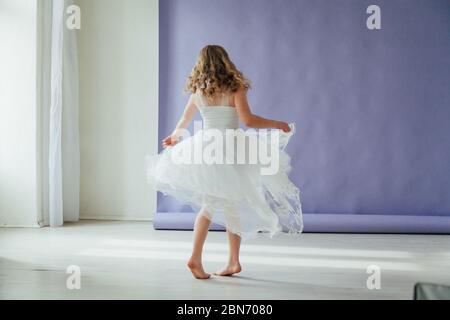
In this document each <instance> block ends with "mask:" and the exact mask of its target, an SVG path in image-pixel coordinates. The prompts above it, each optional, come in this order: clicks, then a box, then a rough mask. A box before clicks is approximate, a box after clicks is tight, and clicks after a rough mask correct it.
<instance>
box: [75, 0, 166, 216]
mask: <svg viewBox="0 0 450 320" xmlns="http://www.w3.org/2000/svg"><path fill="white" fill-rule="evenodd" d="M78 4H79V5H80V7H81V13H82V26H81V30H80V31H79V33H78V35H79V37H78V48H79V49H78V50H79V65H80V148H81V192H80V197H81V205H80V209H81V218H82V219H119V220H148V219H151V218H152V217H153V214H154V212H155V210H156V192H155V191H154V190H152V189H151V188H150V187H149V186H148V185H147V183H146V177H145V170H144V163H145V155H146V154H149V153H156V151H157V143H158V139H157V135H158V133H157V128H158V123H157V119H158V114H157V112H158V103H157V96H158V87H157V83H158V57H157V54H158V1H157V0H127V1H124V0H95V1H93V0H79V1H78Z"/></svg>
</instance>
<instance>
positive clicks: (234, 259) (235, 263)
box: [214, 231, 242, 277]
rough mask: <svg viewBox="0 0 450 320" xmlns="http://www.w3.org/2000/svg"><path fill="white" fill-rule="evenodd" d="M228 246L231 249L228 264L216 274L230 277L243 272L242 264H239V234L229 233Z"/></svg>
mask: <svg viewBox="0 0 450 320" xmlns="http://www.w3.org/2000/svg"><path fill="white" fill-rule="evenodd" d="M227 235H228V244H229V247H230V255H229V258H228V264H227V265H226V266H225V268H224V269H223V270H221V271H218V272H216V273H214V274H215V275H218V276H224V277H230V276H232V275H233V274H236V273H239V272H241V271H242V268H241V264H240V262H239V251H240V248H241V237H240V236H238V235H237V234H234V233H231V232H230V231H227Z"/></svg>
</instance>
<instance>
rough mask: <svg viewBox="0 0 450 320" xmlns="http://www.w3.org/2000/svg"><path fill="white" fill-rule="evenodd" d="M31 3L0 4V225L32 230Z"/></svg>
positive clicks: (33, 107) (1, 0)
mask: <svg viewBox="0 0 450 320" xmlns="http://www.w3.org/2000/svg"><path fill="white" fill-rule="evenodd" d="M36 17H37V0H14V1H12V0H0V41H1V42H0V226H19V227H30V226H31V227H37V226H38V225H37V221H38V213H39V209H38V208H39V203H38V187H37V185H38V184H37V135H36V133H37V129H36V114H37V105H36V101H37V97H36V52H37V48H36V43H37V41H36V37H37V33H36Z"/></svg>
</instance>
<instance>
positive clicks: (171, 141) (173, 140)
mask: <svg viewBox="0 0 450 320" xmlns="http://www.w3.org/2000/svg"><path fill="white" fill-rule="evenodd" d="M177 142H178V138H177V136H175V135H170V136H168V137H167V138H165V139H164V140H163V141H162V146H163V148H164V149H166V148H168V147H173V146H174V145H176V144H177Z"/></svg>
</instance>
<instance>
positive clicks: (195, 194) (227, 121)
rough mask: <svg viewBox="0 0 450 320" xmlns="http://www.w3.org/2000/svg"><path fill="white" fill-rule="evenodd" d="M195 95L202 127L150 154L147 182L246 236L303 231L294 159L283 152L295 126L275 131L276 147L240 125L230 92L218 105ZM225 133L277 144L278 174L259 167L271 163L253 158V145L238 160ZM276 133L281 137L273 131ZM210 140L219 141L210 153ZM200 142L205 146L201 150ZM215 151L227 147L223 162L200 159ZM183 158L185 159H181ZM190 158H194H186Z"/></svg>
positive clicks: (264, 137)
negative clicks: (291, 174)
mask: <svg viewBox="0 0 450 320" xmlns="http://www.w3.org/2000/svg"><path fill="white" fill-rule="evenodd" d="M194 98H195V100H196V105H197V107H198V109H199V111H200V114H201V116H202V119H203V128H202V129H201V130H199V131H198V132H196V133H195V134H194V135H192V136H190V137H187V138H184V139H183V140H182V141H181V142H179V143H178V144H176V145H175V146H174V147H169V148H167V149H165V150H164V151H163V152H162V153H160V154H159V155H157V156H153V157H149V158H148V159H147V175H148V179H149V182H150V183H152V184H153V185H154V186H155V187H156V189H157V190H158V191H160V192H162V193H164V194H165V195H170V196H173V197H175V198H177V199H178V200H181V201H182V202H185V203H187V204H190V205H191V206H192V207H193V209H194V210H200V209H203V212H206V216H207V217H208V218H210V219H211V220H212V221H213V222H215V223H217V224H219V225H222V226H224V227H226V228H227V230H229V231H231V232H233V233H235V234H238V235H240V236H241V237H242V239H244V240H245V239H250V238H254V237H256V235H257V234H258V233H260V232H262V233H266V234H269V235H270V236H273V235H275V234H277V233H279V232H281V231H284V232H289V233H300V232H302V229H303V221H302V209H301V202H300V192H299V189H298V188H297V187H296V186H295V185H294V184H293V183H292V182H291V181H290V180H289V177H288V174H289V172H290V170H291V165H290V162H291V160H290V157H289V155H288V154H287V153H286V152H285V150H284V149H285V147H286V145H287V143H288V141H289V139H290V138H291V136H292V135H293V134H294V132H295V127H294V126H293V125H291V128H292V129H293V130H292V131H291V132H289V133H284V132H282V131H281V130H276V131H275V133H277V134H279V135H278V136H279V145H278V146H277V145H276V144H273V140H272V139H271V137H272V135H270V134H269V135H263V134H261V132H259V131H258V132H256V131H254V132H247V131H246V132H244V131H243V130H242V129H239V118H238V114H237V111H236V109H235V108H234V107H232V106H230V104H229V103H228V102H229V99H230V97H229V96H224V97H223V98H222V99H220V100H219V101H220V102H217V100H216V102H215V103H214V102H210V103H208V102H207V99H206V98H202V96H200V95H199V94H195V96H194ZM227 129H228V130H227ZM230 129H231V130H230ZM225 132H227V133H228V134H229V133H230V132H234V133H235V134H236V136H235V137H234V141H236V139H238V138H236V137H240V138H242V137H245V138H247V139H248V140H247V142H248V141H250V138H253V140H252V141H253V142H255V140H254V138H256V140H257V141H258V146H264V145H265V146H266V147H267V148H268V150H271V149H270V148H271V147H274V146H276V148H275V149H276V152H277V153H278V154H279V157H278V163H277V168H278V171H277V172H276V173H275V174H274V172H275V170H271V171H273V172H270V174H269V175H268V174H267V172H266V173H263V170H261V169H262V168H267V167H268V166H269V165H268V164H267V163H264V164H263V163H261V162H260V161H257V163H255V162H249V161H248V159H249V150H250V149H251V148H250V147H249V144H246V145H245V148H246V150H245V152H246V154H245V160H246V161H245V163H243V162H242V161H241V162H239V161H238V160H237V157H238V156H237V154H238V150H237V145H238V143H237V142H236V143H234V145H233V144H231V143H230V144H229V143H227V142H226V141H225V140H226V139H229V136H227V135H226V134H225ZM220 133H223V135H220ZM272 134H273V136H277V135H275V134H274V131H272ZM214 139H215V140H214ZM220 139H222V141H220ZM212 141H215V142H216V143H217V141H218V142H219V149H217V148H216V149H214V150H215V152H210V153H208V152H206V149H207V147H205V145H206V146H207V145H208V143H211V142H212ZM202 143H203V145H202ZM199 145H202V146H203V149H202V148H198V146H199ZM220 148H222V149H220ZM210 149H211V148H210ZM275 149H272V150H275ZM217 150H223V154H224V158H225V159H224V160H223V161H220V160H217V159H218V158H215V161H209V162H206V161H199V160H202V159H204V158H205V157H206V156H205V154H212V155H213V156H214V155H216V154H218V153H219V152H217ZM252 150H255V149H252ZM199 153H200V154H199ZM274 154H275V153H274ZM186 155H188V156H186ZM271 155H272V154H271ZM182 156H184V158H183V159H184V160H181V158H182ZM187 158H189V159H190V160H191V161H186V159H187ZM206 158H207V157H206ZM275 158H276V157H274V158H273V159H275ZM241 159H242V158H241ZM196 160H197V161H196ZM275 162H277V161H275V160H273V163H275ZM274 167H275V166H274ZM269 171H270V170H269Z"/></svg>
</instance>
